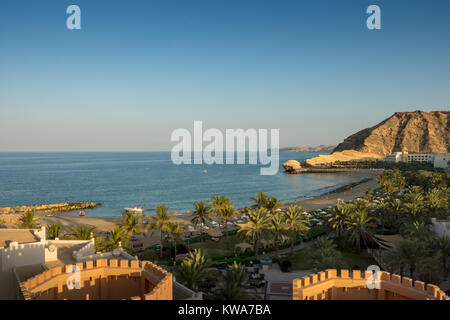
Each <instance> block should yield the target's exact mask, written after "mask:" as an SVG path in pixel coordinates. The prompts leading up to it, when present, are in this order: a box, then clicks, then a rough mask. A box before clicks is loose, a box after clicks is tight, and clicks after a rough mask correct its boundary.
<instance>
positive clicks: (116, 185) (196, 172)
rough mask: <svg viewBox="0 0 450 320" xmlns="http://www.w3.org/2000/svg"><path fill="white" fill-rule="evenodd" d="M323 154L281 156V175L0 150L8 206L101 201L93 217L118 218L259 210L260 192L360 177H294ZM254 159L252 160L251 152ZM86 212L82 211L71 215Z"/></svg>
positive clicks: (287, 193) (313, 189)
mask: <svg viewBox="0 0 450 320" xmlns="http://www.w3.org/2000/svg"><path fill="white" fill-rule="evenodd" d="M317 155H318V153H304V152H280V154H279V164H280V170H279V172H278V173H277V174H276V175H261V174H260V167H261V165H254V164H248V161H246V164H234V165H219V164H213V165H206V164H202V165H187V164H182V165H175V164H174V163H173V162H172V161H171V154H170V152H63V153H53V152H52V153H0V207H5V206H19V205H33V204H50V203H59V202H95V203H101V204H102V205H101V206H99V207H97V208H95V209H93V210H88V211H86V215H87V216H90V217H117V216H120V214H121V212H122V211H123V209H124V208H126V207H133V206H135V205H139V206H142V207H143V208H144V209H145V213H150V214H152V213H154V210H155V208H156V206H157V205H166V206H169V208H170V211H176V212H178V213H179V214H183V213H186V211H187V210H189V209H193V207H194V205H193V204H194V202H196V201H209V200H210V198H211V197H213V196H217V195H225V196H228V197H229V198H230V199H231V200H232V201H233V204H234V205H235V206H236V207H244V206H247V205H251V204H252V203H251V202H250V197H253V196H255V194H256V193H257V192H259V191H264V192H267V194H268V195H269V196H274V197H277V198H278V199H279V200H281V201H285V202H287V201H294V200H302V199H307V198H310V197H313V196H318V195H321V194H324V193H326V192H329V191H332V190H334V189H336V188H339V187H341V186H343V185H345V184H348V183H351V182H355V181H358V180H360V178H359V177H357V176H351V175H346V174H342V173H330V174H296V175H291V174H286V173H284V170H283V168H282V166H281V165H282V163H284V162H285V161H287V160H291V159H292V160H298V161H302V160H304V159H307V158H311V157H315V156H317ZM247 160H248V155H247ZM66 214H69V215H78V212H72V213H66Z"/></svg>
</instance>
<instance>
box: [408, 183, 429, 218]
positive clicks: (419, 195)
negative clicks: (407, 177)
mask: <svg viewBox="0 0 450 320" xmlns="http://www.w3.org/2000/svg"><path fill="white" fill-rule="evenodd" d="M403 199H404V206H405V209H406V212H407V213H409V214H410V215H411V216H412V218H413V219H414V220H417V217H418V215H419V213H420V212H422V210H423V208H424V205H425V201H424V200H425V198H424V196H423V192H422V188H421V187H419V186H412V187H410V188H409V191H408V192H407V193H406V194H404V195H403Z"/></svg>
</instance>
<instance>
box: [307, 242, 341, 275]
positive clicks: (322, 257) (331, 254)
mask: <svg viewBox="0 0 450 320" xmlns="http://www.w3.org/2000/svg"><path fill="white" fill-rule="evenodd" d="M315 249H316V250H314V253H313V264H314V268H315V269H316V270H325V269H339V268H340V266H341V256H340V253H339V252H338V251H337V246H336V244H335V243H334V241H333V240H332V239H328V238H326V237H323V236H322V237H319V238H317V240H316V243H315Z"/></svg>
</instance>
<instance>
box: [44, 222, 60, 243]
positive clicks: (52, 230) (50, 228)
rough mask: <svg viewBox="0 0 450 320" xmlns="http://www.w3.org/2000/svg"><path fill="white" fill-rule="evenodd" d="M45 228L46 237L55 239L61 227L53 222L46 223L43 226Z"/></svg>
mask: <svg viewBox="0 0 450 320" xmlns="http://www.w3.org/2000/svg"><path fill="white" fill-rule="evenodd" d="M45 230H46V232H47V237H48V238H49V239H51V240H55V239H56V238H59V235H60V234H61V230H62V227H61V225H60V224H58V223H53V224H48V225H47V226H46V227H45Z"/></svg>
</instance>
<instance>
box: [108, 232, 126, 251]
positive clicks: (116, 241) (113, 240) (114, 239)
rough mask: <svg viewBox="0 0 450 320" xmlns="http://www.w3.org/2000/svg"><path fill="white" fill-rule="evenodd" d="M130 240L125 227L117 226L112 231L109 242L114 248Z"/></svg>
mask: <svg viewBox="0 0 450 320" xmlns="http://www.w3.org/2000/svg"><path fill="white" fill-rule="evenodd" d="M128 241H129V236H128V234H127V233H126V232H125V231H124V229H121V228H120V227H115V228H114V229H113V230H112V231H111V236H110V237H109V239H108V244H109V245H110V246H111V248H112V249H116V248H119V247H121V245H122V244H124V243H126V242H128Z"/></svg>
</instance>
